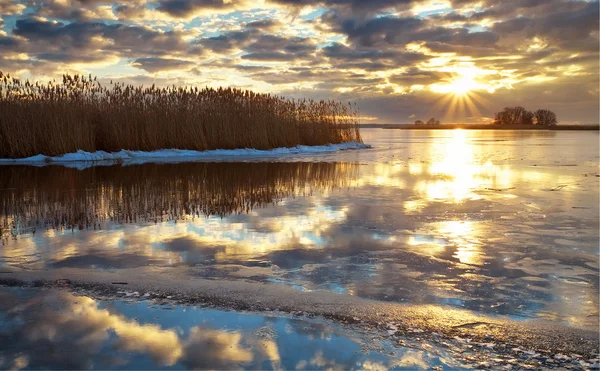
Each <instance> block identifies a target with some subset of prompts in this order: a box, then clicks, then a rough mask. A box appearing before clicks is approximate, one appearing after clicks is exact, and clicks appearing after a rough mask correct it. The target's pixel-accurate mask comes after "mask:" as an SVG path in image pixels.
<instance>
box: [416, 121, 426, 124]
mask: <svg viewBox="0 0 600 371" xmlns="http://www.w3.org/2000/svg"><path fill="white" fill-rule="evenodd" d="M424 124H425V123H424V122H423V121H421V120H417V121H415V125H424Z"/></svg>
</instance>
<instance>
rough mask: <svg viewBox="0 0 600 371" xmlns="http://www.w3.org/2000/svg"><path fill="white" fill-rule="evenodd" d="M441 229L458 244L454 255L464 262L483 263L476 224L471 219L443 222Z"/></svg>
mask: <svg viewBox="0 0 600 371" xmlns="http://www.w3.org/2000/svg"><path fill="white" fill-rule="evenodd" d="M439 231H440V232H441V233H442V234H443V235H444V236H445V237H446V238H448V240H450V241H451V242H452V243H454V244H456V245H457V249H456V252H455V253H454V257H455V258H457V259H458V260H459V261H460V262H461V263H463V264H471V265H481V264H482V263H483V260H482V258H481V254H482V251H481V249H480V247H479V243H478V241H477V238H476V237H475V226H474V223H473V222H471V221H448V222H443V223H442V225H441V226H440V229H439Z"/></svg>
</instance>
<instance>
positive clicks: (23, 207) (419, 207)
mask: <svg viewBox="0 0 600 371" xmlns="http://www.w3.org/2000/svg"><path fill="white" fill-rule="evenodd" d="M363 137H364V140H365V142H366V143H369V144H371V145H373V148H372V149H370V150H360V151H345V152H339V153H335V154H325V155H318V156H307V157H302V158H282V159H281V160H280V161H279V162H272V161H273V159H265V160H264V161H259V160H256V159H254V160H252V162H238V163H227V162H218V163H214V162H199V163H184V164H162V165H159V164H146V165H131V166H102V167H92V168H87V169H82V170H78V169H72V168H64V167H58V166H47V167H22V166H9V167H2V174H3V176H2V177H1V178H0V227H1V228H2V246H1V248H0V269H1V270H2V271H5V272H9V271H19V270H21V271H23V270H24V271H32V270H36V271H39V270H41V271H47V272H49V273H50V272H60V270H63V269H79V270H88V271H94V270H104V271H106V270H109V271H118V270H123V269H136V270H144V269H147V268H150V267H152V268H157V267H160V268H161V272H163V275H161V276H157V277H156V279H157V280H158V279H165V276H164V273H167V272H168V273H169V274H177V275H179V276H182V275H183V276H186V277H189V278H190V279H198V278H205V279H213V280H243V281H250V282H258V283H266V284H271V285H288V286H291V287H294V288H296V289H297V290H300V291H329V292H333V293H337V294H347V295H354V296H359V297H363V298H369V299H376V300H381V301H389V302H407V303H413V304H441V305H447V306H451V307H457V308H466V309H471V310H474V311H476V312H481V313H485V314H498V315H504V316H509V317H510V318H514V319H517V320H526V319H529V318H544V319H550V320H553V321H558V322H560V323H563V324H567V325H570V326H574V327H589V326H595V328H597V326H598V304H599V303H598V290H599V251H598V240H599V234H598V224H599V209H598V204H599V179H600V178H599V177H598V171H599V156H598V155H599V150H598V140H599V137H598V133H596V132H556V131H547V132H546V131H514V132H513V131H491V130H490V131H463V130H449V131H442V130H435V131H424V130H417V131H406V130H386V129H370V130H364V131H363Z"/></svg>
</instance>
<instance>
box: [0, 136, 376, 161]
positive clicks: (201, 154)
mask: <svg viewBox="0 0 600 371" xmlns="http://www.w3.org/2000/svg"><path fill="white" fill-rule="evenodd" d="M363 148H371V146H369V145H367V144H363V143H357V142H344V143H339V144H328V145H323V146H296V147H281V148H275V149H271V150H260V149H252V148H239V149H215V150H209V151H193V150H185V149H160V150H157V151H150V152H145V151H130V150H125V149H123V150H120V151H119V152H105V151H97V152H86V151H82V150H79V151H77V152H75V153H67V154H64V155H61V156H55V157H51V156H44V155H41V154H40V155H37V156H32V157H27V158H16V159H11V158H6V159H0V165H17V164H23V165H49V164H62V165H68V164H71V163H82V162H84V163H89V162H122V163H124V164H139V163H145V162H183V161H193V160H195V159H221V158H230V157H234V158H244V157H246V158H256V157H279V156H287V155H311V154H319V153H330V152H337V151H342V150H349V149H363Z"/></svg>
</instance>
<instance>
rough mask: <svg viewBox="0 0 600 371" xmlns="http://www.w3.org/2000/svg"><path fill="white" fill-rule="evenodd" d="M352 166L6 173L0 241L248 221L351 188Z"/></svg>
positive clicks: (1, 182)
mask: <svg viewBox="0 0 600 371" xmlns="http://www.w3.org/2000/svg"><path fill="white" fill-rule="evenodd" d="M357 177H358V166H357V165H355V164H353V163H301V162H288V163H286V162H274V163H241V162H237V163H236V162H233V163H225V162H222V163H210V162H209V163H203V162H198V163H180V164H160V165H159V164H146V165H134V166H126V167H121V166H100V167H91V168H88V169H84V170H77V169H71V168H65V167H62V166H45V167H33V166H5V167H3V168H2V176H0V190H2V191H1V192H0V232H2V233H0V236H2V234H4V236H5V237H6V236H8V235H10V234H11V233H12V234H22V233H31V232H33V231H34V230H35V229H36V228H41V229H45V228H56V229H88V228H98V227H100V226H101V225H103V224H104V222H106V221H109V220H110V221H113V222H116V223H131V222H141V221H148V222H163V221H168V220H178V219H182V218H190V217H207V216H221V217H224V216H226V215H229V214H243V213H247V212H250V211H251V210H253V209H256V208H262V207H265V206H267V205H270V204H276V203H278V202H279V201H280V200H282V199H284V198H287V197H294V196H298V195H308V194H312V193H313V192H328V191H331V190H334V189H337V188H340V187H347V186H351V185H352V184H353V181H354V180H356V179H357Z"/></svg>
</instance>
